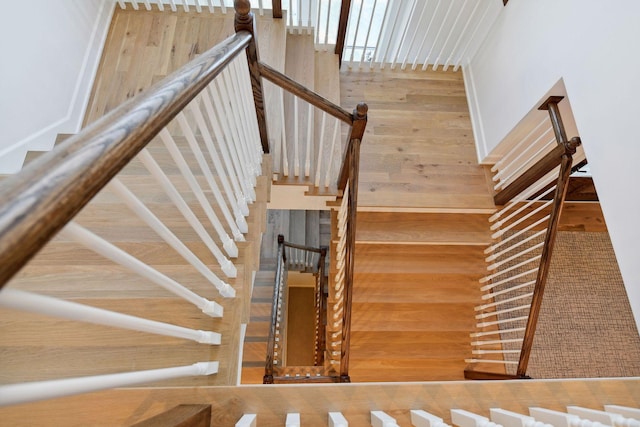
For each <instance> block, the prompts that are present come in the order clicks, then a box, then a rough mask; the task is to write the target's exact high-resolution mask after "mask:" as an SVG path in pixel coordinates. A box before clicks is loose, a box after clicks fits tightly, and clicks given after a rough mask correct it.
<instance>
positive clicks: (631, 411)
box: [604, 405, 640, 420]
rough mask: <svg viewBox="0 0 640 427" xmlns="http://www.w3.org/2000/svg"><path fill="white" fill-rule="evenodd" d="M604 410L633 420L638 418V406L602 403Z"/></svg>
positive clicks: (639, 412) (639, 410) (639, 414)
mask: <svg viewBox="0 0 640 427" xmlns="http://www.w3.org/2000/svg"><path fill="white" fill-rule="evenodd" d="M604 410H605V411H607V412H609V413H612V414H618V415H622V416H623V417H625V418H633V419H635V420H640V409H639V408H630V407H628V406H620V405H604Z"/></svg>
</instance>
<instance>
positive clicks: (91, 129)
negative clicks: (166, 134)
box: [0, 31, 252, 288]
mask: <svg viewBox="0 0 640 427" xmlns="http://www.w3.org/2000/svg"><path fill="white" fill-rule="evenodd" d="M251 39H252V35H251V34H250V33H249V32H247V31H240V32H238V33H236V34H234V35H233V36H231V37H229V38H227V39H226V40H225V41H223V42H222V43H219V44H218V45H216V46H215V47H213V48H212V49H210V50H209V51H207V52H205V53H204V54H202V55H200V56H199V57H198V58H196V59H194V60H192V61H191V62H189V63H188V64H186V65H184V66H183V67H182V68H180V69H179V70H177V71H176V72H174V73H173V74H171V75H169V76H168V77H166V78H165V79H163V80H162V81H160V82H158V83H157V84H155V85H153V86H152V87H151V88H149V89H148V90H147V91H145V92H143V93H141V94H140V95H138V96H136V97H135V98H132V99H131V100H129V101H128V102H126V103H124V104H122V105H121V106H119V107H118V108H116V109H115V110H113V111H111V112H110V113H109V114H107V115H105V116H104V117H102V118H101V119H99V120H97V121H96V122H94V123H93V124H91V125H90V126H88V127H87V128H85V129H84V130H83V131H81V132H80V133H79V134H77V135H75V136H74V137H71V138H69V139H68V140H67V141H65V142H64V143H62V144H61V145H60V146H58V147H56V148H55V149H54V150H52V151H51V152H49V153H47V154H45V155H43V156H42V157H40V158H39V159H37V160H36V161H34V162H33V163H31V164H30V165H29V166H27V167H26V168H25V169H23V170H22V171H21V172H20V173H18V174H16V175H14V176H13V177H11V178H8V179H7V180H6V181H5V182H4V183H3V185H2V188H0V200H2V201H3V202H2V204H1V205H0V259H1V260H2V268H1V269H0V288H1V287H2V286H3V285H4V284H5V283H6V282H7V281H8V280H9V279H10V278H11V277H12V276H13V275H14V274H15V273H17V272H18V271H19V270H20V269H21V268H22V267H23V266H24V265H25V264H26V262H27V261H28V260H29V259H30V258H32V257H33V256H34V255H35V254H36V253H37V252H38V251H39V250H40V249H41V248H42V247H43V246H44V245H45V244H46V243H47V242H48V241H49V240H50V239H51V238H52V237H53V236H54V235H55V234H56V233H57V232H58V231H59V230H60V229H61V228H62V227H64V225H65V224H67V222H68V221H70V220H71V219H72V218H73V217H74V216H75V215H76V214H77V213H78V212H79V211H80V210H81V209H82V208H83V207H84V206H85V205H86V204H87V203H88V202H89V201H90V200H91V198H93V196H95V195H96V194H97V193H98V192H99V191H100V190H101V189H102V188H103V187H104V186H105V185H106V184H107V183H108V182H109V181H110V180H111V178H113V177H114V176H115V175H116V174H117V173H118V172H119V171H120V170H121V169H122V168H124V166H126V164H127V163H128V162H129V161H130V160H131V159H132V158H133V157H134V156H135V155H136V154H137V153H138V152H139V151H140V150H142V149H143V148H144V147H145V146H146V145H147V144H148V143H149V142H150V141H151V140H152V139H153V138H154V137H155V136H156V135H157V134H158V132H160V130H161V129H162V128H163V127H164V126H166V125H167V124H168V123H169V122H170V121H171V120H172V119H173V118H174V117H175V116H176V115H177V114H178V113H179V112H180V111H181V110H182V109H183V108H184V107H185V106H186V105H187V104H188V103H189V102H190V101H191V100H192V99H194V98H195V97H196V96H197V95H198V93H200V91H202V90H203V89H204V88H205V87H206V86H207V85H208V84H209V83H210V82H211V81H212V80H213V79H214V78H215V77H216V76H217V75H218V74H219V73H220V72H221V71H222V70H223V69H224V68H225V66H226V65H227V64H228V63H229V62H230V61H231V60H232V59H233V58H235V56H237V55H238V54H239V53H240V52H242V51H243V50H244V49H245V48H246V47H247V46H248V45H249V43H250V41H251Z"/></svg>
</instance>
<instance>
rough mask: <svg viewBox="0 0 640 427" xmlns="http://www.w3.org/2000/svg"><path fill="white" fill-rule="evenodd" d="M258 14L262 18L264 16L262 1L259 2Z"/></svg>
mask: <svg viewBox="0 0 640 427" xmlns="http://www.w3.org/2000/svg"><path fill="white" fill-rule="evenodd" d="M258 13H259V14H260V16H263V15H264V6H263V4H262V0H258Z"/></svg>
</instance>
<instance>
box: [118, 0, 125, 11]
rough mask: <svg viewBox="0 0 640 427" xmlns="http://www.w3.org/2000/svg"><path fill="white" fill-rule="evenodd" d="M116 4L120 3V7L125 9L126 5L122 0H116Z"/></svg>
mask: <svg viewBox="0 0 640 427" xmlns="http://www.w3.org/2000/svg"><path fill="white" fill-rule="evenodd" d="M118 5H120V9H126V8H127V5H126V4H124V0H118Z"/></svg>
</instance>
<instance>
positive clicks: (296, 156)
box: [293, 95, 300, 176]
mask: <svg viewBox="0 0 640 427" xmlns="http://www.w3.org/2000/svg"><path fill="white" fill-rule="evenodd" d="M299 122H300V116H299V112H298V97H297V96H295V95H294V97H293V176H300V148H299V146H300V133H299V130H298V127H299Z"/></svg>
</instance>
